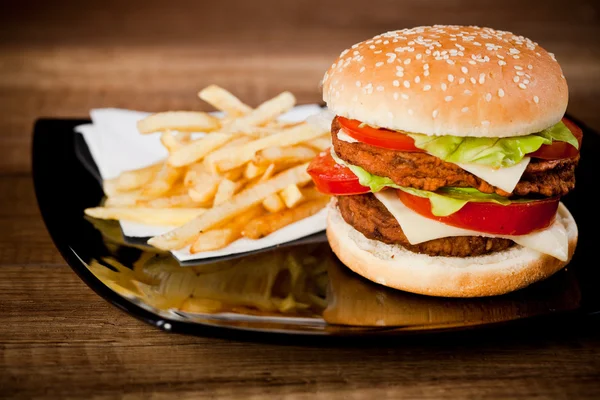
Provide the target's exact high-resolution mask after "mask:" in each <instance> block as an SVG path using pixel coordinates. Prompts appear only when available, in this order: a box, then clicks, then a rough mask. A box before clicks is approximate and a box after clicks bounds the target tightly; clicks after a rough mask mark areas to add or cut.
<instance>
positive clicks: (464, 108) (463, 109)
mask: <svg viewBox="0 0 600 400" xmlns="http://www.w3.org/2000/svg"><path fill="white" fill-rule="evenodd" d="M460 111H462V112H464V113H465V112H467V111H469V107H463V108H462V110H460Z"/></svg>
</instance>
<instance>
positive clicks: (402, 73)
mask: <svg viewBox="0 0 600 400" xmlns="http://www.w3.org/2000/svg"><path fill="white" fill-rule="evenodd" d="M396 76H397V77H399V78H402V77H403V76H404V72H402V71H396Z"/></svg>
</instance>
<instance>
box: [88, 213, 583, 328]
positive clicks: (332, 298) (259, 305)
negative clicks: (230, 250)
mask: <svg viewBox="0 0 600 400" xmlns="http://www.w3.org/2000/svg"><path fill="white" fill-rule="evenodd" d="M89 221H90V222H91V223H92V224H93V225H94V226H95V227H96V229H98V230H99V231H100V232H101V233H102V235H103V237H104V243H105V244H106V248H107V251H108V254H109V255H107V256H104V257H102V258H101V259H93V260H91V261H90V262H89V263H87V267H88V268H89V270H90V271H91V272H92V273H93V274H94V275H95V276H96V277H97V278H98V279H99V280H101V281H102V282H103V283H104V284H105V285H106V286H108V287H109V288H111V289H112V290H114V291H115V292H116V293H118V294H120V295H121V296H123V297H125V298H127V299H130V300H131V301H135V302H136V303H138V304H141V305H143V306H144V307H146V308H148V309H150V310H153V311H155V312H158V313H161V314H165V315H168V314H172V315H176V316H177V317H179V318H182V319H186V320H189V321H195V320H196V319H197V318H201V319H215V320H221V321H225V320H230V321H237V322H242V321H245V322H248V323H251V322H260V321H262V322H265V321H269V322H270V323H271V325H272V326H273V327H276V326H277V324H281V323H284V324H286V325H287V326H290V325H294V324H296V325H299V326H300V325H303V326H306V325H314V327H318V326H320V327H322V329H324V330H326V327H325V324H329V325H331V324H335V325H343V326H355V327H399V328H402V329H406V330H414V329H419V330H431V329H442V328H450V327H464V326H471V325H480V324H486V323H496V322H503V321H509V320H513V319H519V318H524V317H530V316H535V315H543V314H547V313H550V312H558V311H567V310H573V309H576V308H578V307H579V305H580V300H581V296H580V293H579V287H578V284H577V280H576V279H575V278H574V276H573V274H572V273H571V272H569V271H568V270H567V271H562V272H560V273H559V274H558V275H556V276H554V277H553V278H552V279H549V280H547V281H545V282H542V283H540V284H538V285H534V286H533V287H531V288H529V289H528V290H522V291H519V292H515V293H511V294H508V295H505V296H498V297H489V298H480V299H445V298H436V297H428V296H421V295H415V294H411V293H406V292H402V291H398V290H394V289H390V288H387V287H385V286H381V285H377V284H374V283H372V282H370V281H368V280H366V279H363V278H362V277H360V276H358V275H356V274H355V273H353V272H351V271H350V270H349V269H347V268H346V267H344V266H343V265H342V264H341V263H340V262H339V261H338V260H337V259H336V257H335V256H334V255H333V253H332V252H331V250H330V249H329V246H328V245H327V243H321V244H304V245H297V246H290V247H284V248H281V249H275V250H271V251H268V252H263V253H259V254H254V255H250V256H246V257H242V258H237V259H232V260H226V261H217V262H213V263H208V264H207V263H203V264H200V265H198V266H181V265H180V264H179V263H178V262H177V260H176V259H175V258H174V257H172V256H171V255H170V254H169V253H159V252H155V251H153V249H152V248H149V247H145V246H136V247H133V248H132V247H131V245H129V244H127V243H126V242H125V241H124V239H123V237H122V235H121V230H120V228H119V225H118V224H117V223H116V222H112V221H102V220H94V219H89ZM132 250H135V252H134V253H135V254H134V253H130V254H129V256H128V257H127V258H126V261H124V262H122V261H119V259H123V258H124V257H123V256H122V255H123V254H124V253H125V252H127V251H132ZM313 329H314V328H313Z"/></svg>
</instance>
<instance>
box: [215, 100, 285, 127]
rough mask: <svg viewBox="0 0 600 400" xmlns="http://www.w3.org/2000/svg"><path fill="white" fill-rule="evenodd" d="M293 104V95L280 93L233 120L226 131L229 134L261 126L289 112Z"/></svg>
mask: <svg viewBox="0 0 600 400" xmlns="http://www.w3.org/2000/svg"><path fill="white" fill-rule="evenodd" d="M294 104H296V98H295V97H294V95H293V94H291V93H290V92H283V93H280V94H279V95H277V96H275V97H273V98H272V99H270V100H267V101H265V102H264V103H262V104H261V105H259V106H258V107H256V108H255V109H254V110H252V111H251V112H250V113H248V114H246V115H244V116H243V117H240V118H238V119H235V120H234V121H233V122H232V123H231V124H229V126H228V127H227V128H226V129H227V130H228V131H230V132H243V131H244V129H245V128H246V127H248V126H260V125H263V124H265V123H267V122H268V121H271V120H274V119H276V118H277V117H278V116H280V115H281V114H283V113H284V112H287V111H289V110H290V109H291V108H292V107H293V106H294Z"/></svg>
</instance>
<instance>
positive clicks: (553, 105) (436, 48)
mask: <svg viewBox="0 0 600 400" xmlns="http://www.w3.org/2000/svg"><path fill="white" fill-rule="evenodd" d="M323 100H324V101H325V102H326V103H327V106H328V108H329V109H330V110H331V111H333V112H334V113H336V114H337V115H341V116H343V117H346V118H352V119H357V120H359V121H362V122H365V123H367V124H369V125H373V126H379V127H384V128H388V129H392V130H402V131H407V132H415V133H424V134H428V135H454V136H487V137H507V136H519V135H526V134H529V133H533V132H539V131H541V130H543V129H545V128H547V127H549V126H552V125H554V124H555V123H557V122H558V121H560V119H561V118H562V117H563V115H564V113H565V110H566V108H567V102H568V88H567V83H566V80H565V77H564V75H563V73H562V70H561V68H560V66H559V64H558V63H557V62H556V59H555V58H554V55H553V54H552V53H548V52H547V51H546V50H544V49H543V48H541V47H540V46H539V45H538V44H537V43H534V42H532V41H531V40H529V39H527V38H524V37H522V36H517V35H514V34H512V33H510V32H504V31H497V30H494V29H490V28H480V27H474V26H440V25H436V26H424V27H417V28H413V29H403V30H399V31H392V32H387V33H383V34H381V35H377V36H375V37H373V38H372V39H369V40H366V41H364V42H361V43H357V44H355V45H354V46H352V47H351V48H349V49H347V50H344V51H343V52H342V53H341V54H340V56H339V58H338V59H337V60H336V61H335V62H334V63H333V65H332V66H331V67H330V68H329V70H328V71H327V72H326V73H325V77H324V78H323Z"/></svg>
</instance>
